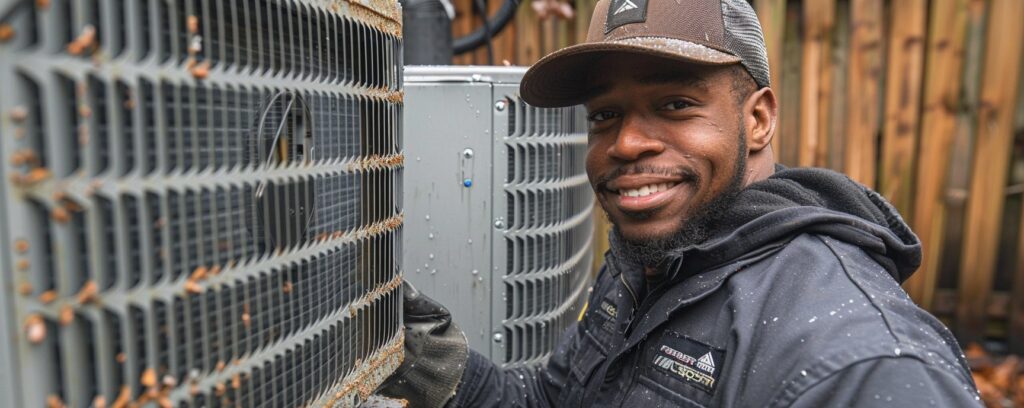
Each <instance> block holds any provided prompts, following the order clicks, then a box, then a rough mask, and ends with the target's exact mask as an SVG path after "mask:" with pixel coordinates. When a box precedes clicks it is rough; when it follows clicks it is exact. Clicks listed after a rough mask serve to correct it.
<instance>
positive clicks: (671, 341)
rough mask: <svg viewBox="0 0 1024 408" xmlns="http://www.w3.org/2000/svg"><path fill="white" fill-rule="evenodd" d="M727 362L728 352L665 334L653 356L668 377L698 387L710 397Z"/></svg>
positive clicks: (675, 335) (658, 366)
mask: <svg viewBox="0 0 1024 408" xmlns="http://www.w3.org/2000/svg"><path fill="white" fill-rule="evenodd" d="M724 362H725V350H722V349H717V348H714V347H711V346H709V345H707V344H704V343H701V342H699V341H697V340H693V339H689V338H686V337H682V336H679V335H677V334H675V333H666V334H665V336H664V337H662V339H661V343H659V344H658V346H657V350H656V351H655V353H654V361H652V363H653V364H654V367H656V368H657V369H658V370H661V371H662V372H664V373H665V374H668V375H669V377H672V378H676V379H678V380H680V381H682V382H684V383H687V384H689V385H692V386H694V387H697V388H699V389H701V390H703V391H704V392H707V393H708V394H714V393H715V386H716V385H717V383H718V377H719V374H720V373H721V369H720V368H719V367H720V366H721V364H722V363H724Z"/></svg>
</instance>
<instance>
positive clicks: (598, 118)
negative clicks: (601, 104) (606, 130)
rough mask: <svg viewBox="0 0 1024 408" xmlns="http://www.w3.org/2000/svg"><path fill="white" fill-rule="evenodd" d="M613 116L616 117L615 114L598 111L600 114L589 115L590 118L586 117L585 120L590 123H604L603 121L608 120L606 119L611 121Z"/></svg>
mask: <svg viewBox="0 0 1024 408" xmlns="http://www.w3.org/2000/svg"><path fill="white" fill-rule="evenodd" d="M615 116H616V115H615V112H610V111H600V112H594V113H591V114H590V116H588V117H587V120H589V121H591V122H601V121H605V120H608V119H612V118H614V117H615Z"/></svg>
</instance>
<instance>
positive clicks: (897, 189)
mask: <svg viewBox="0 0 1024 408" xmlns="http://www.w3.org/2000/svg"><path fill="white" fill-rule="evenodd" d="M891 7H892V9H891V13H890V17H891V20H890V28H891V29H890V37H889V58H888V61H887V64H888V70H887V72H886V79H885V81H886V86H885V122H884V127H883V130H882V163H881V165H882V168H881V170H880V171H879V179H878V187H879V192H880V193H882V195H884V196H885V197H886V198H888V199H889V200H890V201H892V203H893V205H895V206H896V208H897V209H898V210H900V212H901V213H902V214H903V216H904V217H909V216H910V210H911V207H910V205H911V203H912V201H913V181H914V180H913V179H914V167H913V166H914V154H915V153H916V149H917V131H918V124H919V118H920V117H919V116H918V113H919V109H920V103H921V77H922V72H923V66H924V41H925V16H926V15H927V12H928V9H927V3H926V2H925V0H900V1H894V2H892V3H891Z"/></svg>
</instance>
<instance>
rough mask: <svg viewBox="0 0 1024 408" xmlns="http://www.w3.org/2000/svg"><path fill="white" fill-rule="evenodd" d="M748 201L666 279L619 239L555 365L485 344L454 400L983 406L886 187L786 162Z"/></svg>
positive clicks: (675, 262)
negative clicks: (912, 284) (884, 193)
mask: <svg viewBox="0 0 1024 408" xmlns="http://www.w3.org/2000/svg"><path fill="white" fill-rule="evenodd" d="M733 207H734V208H733V209H731V210H729V213H728V214H726V216H725V217H723V218H722V221H721V222H720V223H718V226H717V228H716V230H715V231H713V233H712V235H711V237H712V238H711V239H709V240H707V241H706V242H705V243H704V244H701V245H698V246H693V247H688V248H680V249H679V250H678V251H676V253H674V254H672V255H673V256H672V258H671V259H672V261H671V262H669V263H666V266H665V269H664V272H665V273H666V274H668V276H670V278H669V279H668V280H667V281H665V282H663V283H661V284H659V285H656V286H655V287H653V288H650V289H648V288H647V286H648V284H647V282H646V280H645V278H644V276H643V275H644V274H643V272H642V268H640V267H639V266H638V265H629V264H626V263H625V262H623V258H624V257H621V256H618V255H617V253H616V252H617V251H618V250H619V249H618V248H620V247H619V246H618V245H616V244H615V242H612V250H611V251H609V253H608V254H606V257H605V267H604V268H603V269H602V270H601V272H600V274H599V276H598V278H597V282H596V283H595V285H594V287H593V292H592V294H591V296H590V299H589V304H588V305H589V306H588V309H587V310H586V312H585V313H584V314H583V317H582V319H581V321H580V322H579V323H578V324H577V325H576V326H574V327H573V328H570V329H569V330H568V332H567V333H566V334H565V336H564V338H563V340H562V342H561V343H560V345H559V347H558V348H557V351H556V352H555V353H554V354H553V355H552V356H551V358H550V359H549V361H548V363H547V364H546V365H545V366H542V367H540V368H538V369H521V370H500V369H498V368H496V367H495V366H494V365H493V364H492V363H490V362H489V361H488V360H486V359H485V358H484V357H482V356H481V355H479V354H476V353H472V354H471V356H470V359H469V364H468V366H467V368H466V371H465V373H464V375H463V378H462V383H461V384H460V385H459V388H458V392H457V393H456V395H455V397H454V398H452V400H451V401H450V402H449V406H454V407H506V406H553V407H575V406H614V407H618V406H624V407H661V406H683V407H703V406H716V407H717V406H721V407H762V406H768V407H775V406H799V407H826V406H843V407H846V406H872V407H873V406H891V407H926V406H955V407H960V406H980V402H979V401H978V398H977V391H976V388H975V386H974V383H973V380H972V379H971V375H970V372H969V371H968V369H967V368H966V364H965V362H964V359H963V356H962V354H961V352H960V348H959V346H958V345H957V343H956V341H955V340H954V339H953V337H952V335H951V334H950V332H949V331H948V330H947V329H946V328H945V327H944V326H943V325H942V324H941V323H940V322H939V321H938V320H936V319H935V318H934V317H932V316H931V315H929V314H928V313H927V312H925V311H923V310H921V309H920V308H918V307H917V306H916V305H914V303H913V302H912V301H911V300H910V299H909V298H908V297H907V295H906V293H905V292H904V291H903V289H901V288H900V282H902V281H903V280H905V279H906V278H907V277H909V275H910V274H911V273H912V272H913V271H914V270H915V269H916V268H917V266H918V265H919V263H920V259H921V249H920V243H919V241H918V240H917V238H916V237H915V236H914V234H913V233H912V232H911V231H910V229H909V228H908V227H907V225H906V224H905V223H904V222H903V220H902V219H901V218H900V216H899V215H898V214H897V213H896V211H895V210H894V209H893V208H892V207H891V206H890V205H889V204H888V203H886V202H885V200H883V199H882V198H881V197H880V196H878V194H876V193H874V192H872V191H870V190H867V189H865V188H863V187H861V186H860V185H858V184H856V183H854V182H852V181H850V180H849V179H848V178H846V177H845V176H842V175H839V174H837V173H833V172H830V171H826V170H820V169H783V168H781V167H780V168H779V171H778V172H777V173H776V174H775V175H774V176H773V177H771V178H769V179H768V180H766V181H763V182H760V183H756V184H754V185H751V186H750V187H748V188H746V189H744V190H743V192H742V193H740V196H739V198H737V201H736V205H735V206H733Z"/></svg>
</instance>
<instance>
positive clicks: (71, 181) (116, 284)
mask: <svg viewBox="0 0 1024 408" xmlns="http://www.w3.org/2000/svg"><path fill="white" fill-rule="evenodd" d="M400 22H401V15H400V11H399V9H398V6H397V3H393V2H390V1H386V0H369V1H366V2H341V1H318V0H309V1H302V2H300V1H289V0H224V1H211V0H189V1H183V0H175V1H171V0H139V1H129V0H76V1H71V0H48V1H35V0H32V1H29V0H23V1H2V2H0V115H2V120H0V153H2V157H3V162H2V165H0V175H2V181H0V188H2V196H0V217H2V218H0V222H2V225H0V255H2V256H0V262H2V270H0V279H2V288H3V291H2V292H0V337H2V338H3V340H2V342H0V406H8V407H42V406H47V405H49V406H58V405H66V406H71V407H87V406H97V407H99V406H110V407H115V406H135V405H145V404H155V405H158V406H175V407H217V406H242V407H294V406H304V405H315V406H316V405H340V406H352V405H356V404H358V403H359V401H360V400H362V399H364V398H365V397H366V396H367V394H369V393H370V392H372V390H373V389H374V388H375V387H376V386H377V384H379V383H380V382H381V381H382V379H383V378H384V377H386V376H387V375H388V374H389V373H390V372H392V371H393V370H394V369H395V368H396V367H397V365H398V364H399V363H400V362H401V359H402V331H401V322H400V321H399V319H398V317H399V314H400V309H401V305H400V301H401V294H400V291H399V287H400V280H401V264H400V262H399V260H400V257H398V256H397V254H398V253H399V251H400V243H401V242H400V234H401V230H402V225H403V217H404V215H403V212H402V203H401V194H400V193H401V191H402V185H401V183H402V171H403V170H402V169H403V165H404V156H403V154H402V148H401V146H402V136H401V132H402V129H401V127H400V123H401V116H402V109H403V108H402V104H403V93H402V78H401V76H400V73H401V55H402V53H401V49H402V48H401V47H402V45H401V44H402V40H401V25H400Z"/></svg>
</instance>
